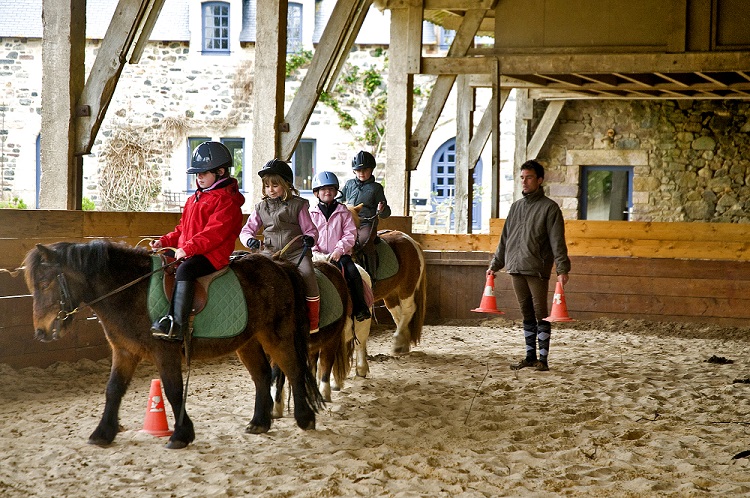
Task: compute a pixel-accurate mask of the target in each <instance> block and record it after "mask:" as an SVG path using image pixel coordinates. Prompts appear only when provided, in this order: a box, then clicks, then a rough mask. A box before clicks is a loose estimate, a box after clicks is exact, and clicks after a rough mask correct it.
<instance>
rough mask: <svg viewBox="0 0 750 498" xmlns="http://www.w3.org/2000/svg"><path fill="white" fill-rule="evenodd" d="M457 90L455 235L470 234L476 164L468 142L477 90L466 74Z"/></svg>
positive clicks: (471, 131) (461, 77)
mask: <svg viewBox="0 0 750 498" xmlns="http://www.w3.org/2000/svg"><path fill="white" fill-rule="evenodd" d="M456 89H457V90H458V92H457V93H458V99H457V104H456V178H455V185H454V189H455V190H454V197H453V198H454V203H453V209H454V212H453V215H454V216H453V218H454V228H455V233H470V232H471V229H470V227H471V222H472V220H471V211H472V210H471V204H472V197H473V196H472V187H473V183H474V182H473V181H472V180H473V178H472V174H473V172H474V165H473V164H469V143H470V142H471V137H472V134H473V130H474V119H473V118H474V89H473V88H471V86H469V78H468V76H466V75H465V74H462V75H459V76H458V80H457V84H456Z"/></svg>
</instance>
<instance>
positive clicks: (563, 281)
mask: <svg viewBox="0 0 750 498" xmlns="http://www.w3.org/2000/svg"><path fill="white" fill-rule="evenodd" d="M557 281H558V282H560V283H561V284H562V285H563V287H565V284H567V283H568V274H567V273H563V274H560V275H558V276H557Z"/></svg>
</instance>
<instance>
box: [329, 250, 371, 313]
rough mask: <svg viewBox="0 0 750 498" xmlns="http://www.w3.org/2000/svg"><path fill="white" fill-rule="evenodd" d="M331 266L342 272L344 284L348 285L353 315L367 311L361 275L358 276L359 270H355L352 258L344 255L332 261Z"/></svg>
mask: <svg viewBox="0 0 750 498" xmlns="http://www.w3.org/2000/svg"><path fill="white" fill-rule="evenodd" d="M333 264H335V265H336V266H337V267H339V268H341V269H343V270H344V279H346V283H347V284H349V290H350V291H351V293H352V306H353V307H354V314H355V315H356V314H357V313H359V312H360V311H362V310H365V309H367V303H366V302H365V289H364V284H363V283H362V275H360V274H359V270H357V266H356V265H355V264H354V260H353V259H352V257H351V256H350V255H348V254H344V255H343V256H341V257H340V258H339V260H338V261H333Z"/></svg>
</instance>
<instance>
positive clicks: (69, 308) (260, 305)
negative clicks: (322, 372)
mask: <svg viewBox="0 0 750 498" xmlns="http://www.w3.org/2000/svg"><path fill="white" fill-rule="evenodd" d="M151 260H152V258H151V256H150V255H149V254H148V252H147V251H146V250H145V249H143V248H133V247H130V246H127V245H124V244H114V243H111V242H109V241H105V240H94V241H92V242H90V243H86V244H81V243H70V242H57V243H54V244H51V245H49V246H44V245H37V247H36V248H35V249H32V250H31V251H30V252H29V253H28V255H27V256H26V260H25V262H24V264H25V277H26V284H27V285H28V287H29V290H30V291H31V293H32V295H33V315H34V317H33V318H34V327H35V329H36V333H35V335H36V338H37V339H39V340H42V341H50V340H54V339H56V338H58V337H61V336H62V335H63V334H64V333H65V332H66V326H67V325H68V323H69V322H70V321H71V320H67V318H69V317H70V315H71V314H73V313H75V312H76V311H77V309H78V308H77V307H79V306H83V305H84V304H85V303H91V304H90V305H89V306H90V307H91V309H92V310H93V311H94V313H96V316H97V317H98V318H99V321H100V323H101V324H102V328H103V329H104V334H105V335H106V337H107V340H108V341H109V344H110V346H111V348H112V368H111V371H110V375H109V380H108V381H107V387H106V401H105V405H104V413H103V415H102V418H101V421H100V422H99V425H98V426H97V427H96V429H95V430H94V432H93V433H92V434H91V436H90V437H89V441H88V442H89V443H91V444H96V445H100V446H106V445H108V444H110V443H112V441H113V440H114V439H115V436H116V435H117V431H118V412H119V409H120V403H121V401H122V397H123V396H124V394H125V391H126V390H127V388H128V385H129V384H130V381H131V379H132V378H133V374H134V372H135V369H136V366H137V365H138V364H139V363H140V362H141V360H149V361H151V362H153V363H154V364H155V365H156V368H157V369H158V371H159V375H160V377H161V380H162V384H163V386H164V392H165V394H166V397H167V399H168V400H169V403H170V404H171V405H172V410H173V413H174V420H175V427H174V433H173V434H172V436H171V438H170V439H169V442H168V443H167V447H168V448H172V449H179V448H184V447H186V446H187V445H188V444H190V443H191V442H192V441H193V440H194V439H195V431H194V429H193V422H192V421H191V420H190V417H189V416H188V415H187V412H186V410H184V406H183V403H184V399H183V377H182V362H183V361H184V360H185V359H186V356H185V350H184V349H183V344H182V343H179V342H167V341H162V340H159V339H155V338H153V337H152V336H151V331H150V327H151V320H150V319H149V313H148V309H147V308H148V306H147V293H148V287H149V281H148V278H142V277H147V275H148V274H149V272H150V271H151ZM231 268H232V269H233V270H234V271H235V273H236V275H237V278H238V279H239V282H240V284H241V286H242V289H243V292H244V295H245V296H244V297H245V302H246V303H247V313H248V320H247V326H246V328H245V329H244V330H243V331H241V332H240V333H239V335H236V336H234V337H231V338H220V339H217V338H211V339H205V338H192V339H191V341H190V342H189V343H188V345H187V346H186V347H188V348H189V356H188V358H189V359H191V360H201V359H208V358H216V357H220V356H225V355H228V354H230V353H233V352H234V353H236V354H237V356H238V357H239V359H240V361H242V363H243V364H244V365H245V368H247V370H248V371H249V372H250V375H251V376H252V379H253V382H254V384H255V413H254V414H253V418H252V420H251V421H250V423H249V425H248V426H247V428H246V429H245V432H248V433H252V434H260V433H264V432H267V431H268V430H269V429H270V427H271V412H272V408H273V400H272V398H271V366H270V363H269V360H268V358H267V355H269V356H270V357H271V358H272V359H273V361H274V362H275V363H277V364H278V365H279V366H280V368H281V369H282V371H283V372H284V373H285V374H286V375H287V376H288V377H289V379H290V384H291V386H292V392H293V396H294V406H295V410H294V416H295V418H296V420H297V425H299V427H301V428H302V429H314V428H315V414H316V412H317V410H318V409H319V408H320V407H321V406H322V404H323V400H322V397H321V396H320V393H319V392H318V388H317V386H316V382H315V378H314V376H313V374H312V372H311V370H310V367H309V364H308V357H307V347H308V338H309V329H308V323H307V309H306V306H305V296H304V292H303V291H302V289H304V284H303V281H302V278H301V276H300V274H299V272H298V271H297V269H296V268H295V267H294V266H293V265H291V264H288V263H281V262H275V261H272V260H271V259H270V258H268V257H266V256H262V255H247V256H244V257H242V258H240V259H238V260H236V261H234V262H232V264H231ZM140 278H142V280H139V279H140ZM134 281H137V282H136V283H134V284H133V285H131V286H128V287H126V288H124V289H123V288H122V287H123V286H126V285H128V284H130V283H133V282H134ZM103 296H106V297H104V298H103V299H102V297H103Z"/></svg>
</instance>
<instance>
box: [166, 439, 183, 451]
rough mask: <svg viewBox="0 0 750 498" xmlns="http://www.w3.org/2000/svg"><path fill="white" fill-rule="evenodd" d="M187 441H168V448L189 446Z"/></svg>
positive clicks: (178, 448)
mask: <svg viewBox="0 0 750 498" xmlns="http://www.w3.org/2000/svg"><path fill="white" fill-rule="evenodd" d="M187 445H188V444H187V443H186V442H185V441H170V442H168V443H167V445H166V446H167V449H170V450H181V449H183V448H187Z"/></svg>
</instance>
